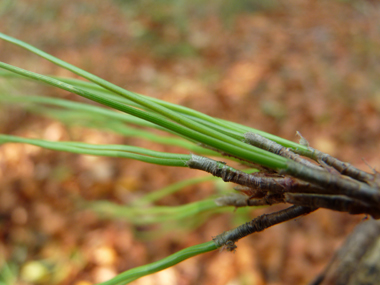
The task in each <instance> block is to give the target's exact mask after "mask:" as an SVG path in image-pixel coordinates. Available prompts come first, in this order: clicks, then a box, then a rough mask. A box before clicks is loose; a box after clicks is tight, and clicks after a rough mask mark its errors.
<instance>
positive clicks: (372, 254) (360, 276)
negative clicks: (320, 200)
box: [311, 219, 380, 285]
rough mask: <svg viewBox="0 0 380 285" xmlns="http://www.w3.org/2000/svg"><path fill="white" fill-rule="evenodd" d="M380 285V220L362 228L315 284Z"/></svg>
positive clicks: (358, 227) (343, 247) (358, 228)
mask: <svg viewBox="0 0 380 285" xmlns="http://www.w3.org/2000/svg"><path fill="white" fill-rule="evenodd" d="M377 284H380V221H379V220H373V219H371V220H368V221H366V222H363V223H361V224H360V225H358V226H357V227H356V228H355V230H354V231H353V233H352V234H351V235H350V236H349V237H348V238H347V240H346V242H345V243H344V245H343V246H342V248H341V249H340V250H339V251H338V252H337V253H336V254H335V256H334V258H333V259H332V260H331V262H330V264H329V265H328V266H327V267H326V269H325V271H324V272H323V273H322V274H321V275H320V276H319V277H318V278H317V279H316V280H314V282H312V283H311V285H377Z"/></svg>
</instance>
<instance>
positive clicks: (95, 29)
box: [0, 0, 380, 285]
mask: <svg viewBox="0 0 380 285" xmlns="http://www.w3.org/2000/svg"><path fill="white" fill-rule="evenodd" d="M11 2H12V1H11ZM145 2H146V5H147V9H146V10H144V9H142V8H141V7H139V9H140V10H139V9H137V8H136V11H134V10H132V11H130V10H128V9H129V8H130V7H124V6H123V5H121V4H120V1H100V0H96V1H83V0H82V1H74V0H68V1H64V2H63V1H62V2H61V4H59V2H55V1H41V0H38V1H33V4H30V2H29V1H17V4H12V3H11V4H9V5H8V6H7V5H4V6H2V7H1V8H0V9H2V10H0V12H2V16H1V18H0V26H1V27H2V28H1V30H2V32H3V33H6V34H9V35H11V36H14V37H16V38H19V39H22V40H24V41H26V42H29V43H31V44H33V45H35V46H37V47H39V48H41V49H43V50H45V51H47V52H49V53H51V54H53V55H55V56H57V57H59V58H61V59H63V60H66V61H68V62H70V63H72V64H74V65H77V66H79V67H81V68H84V69H86V70H88V71H90V72H92V73H94V74H96V75H99V76H100V77H103V78H105V79H107V80H110V81H111V82H113V83H116V84H118V85H120V86H123V87H125V88H127V89H129V90H133V91H136V92H139V93H142V94H146V95H149V96H153V97H157V98H160V99H163V100H167V101H170V102H174V103H176V104H181V105H184V106H188V107H191V108H194V109H196V110H199V111H202V112H205V113H207V114H209V115H212V116H217V117H221V118H224V119H228V120H231V121H235V122H239V123H242V124H246V125H249V126H252V127H255V128H257V129H261V130H264V131H267V132H270V133H273V134H276V135H278V136H282V137H284V138H287V139H290V140H296V139H297V138H296V137H295V132H296V131H300V132H301V133H302V135H303V136H304V137H306V138H307V139H308V140H309V142H310V143H311V144H312V145H313V146H314V147H316V148H319V149H320V150H322V151H326V152H328V153H330V154H332V155H334V156H336V157H338V158H340V159H342V160H345V161H349V162H351V163H353V164H354V165H356V166H357V167H359V168H362V169H364V170H368V167H367V166H366V163H368V164H369V165H371V166H372V167H377V168H379V166H380V157H379V155H378V146H379V140H380V116H379V115H380V92H379V90H380V88H379V87H380V86H379V83H378V82H379V80H378V78H379V75H380V64H379V63H380V62H379V61H380V60H379V59H380V54H379V51H380V31H379V29H378V27H379V25H380V5H379V4H378V2H376V1H346V2H344V1H297V0H291V1H271V2H273V3H274V4H273V7H267V8H266V9H258V10H256V11H246V12H244V11H238V12H237V14H233V15H227V16H226V15H225V14H223V13H222V12H220V13H219V12H216V11H215V9H216V8H215V7H214V10H213V6H212V4H213V3H214V2H213V1H210V3H211V4H207V7H205V9H203V7H202V5H205V4H202V2H201V3H199V4H198V6H191V7H189V8H188V9H186V5H185V6H184V7H185V8H183V9H184V10H180V11H177V10H175V11H177V13H178V15H179V16H178V15H177V16H173V15H171V14H170V13H171V12H173V11H171V10H170V9H169V8H167V9H169V10H168V11H166V10H165V7H164V8H163V7H162V6H157V7H156V6H155V5H152V4H150V5H148V4H149V3H151V2H152V1H151V2H149V1H145ZM145 2H144V3H145ZM153 2H154V1H153ZM215 2H217V1H215ZM227 2H228V1H227ZM232 2H233V1H231V3H232ZM242 2H244V1H242ZM244 3H245V2H244ZM136 5H137V4H136ZM215 5H216V7H218V6H217V4H215ZM231 5H232V4H231ZM137 6H138V5H137ZM248 6H249V5H248ZM168 7H171V6H170V5H169V6H168ZM158 8H159V10H157V11H156V10H154V9H158ZM206 8H207V9H206ZM172 9H174V8H172ZM224 11H225V10H224ZM224 13H225V12H224ZM0 60H2V61H5V62H8V63H11V64H14V65H16V66H20V67H24V68H26V69H29V70H32V71H38V72H40V73H44V74H55V75H60V76H71V74H69V73H68V72H66V71H64V70H62V69H60V68H58V67H55V66H53V65H52V64H50V63H47V62H46V61H44V60H42V59H40V58H38V57H36V56H34V55H31V54H29V53H27V52H25V51H22V50H21V49H19V48H17V47H14V46H11V45H10V44H6V43H4V42H0ZM0 83H1V84H3V83H4V84H5V81H3V80H1V81H0ZM33 88H34V89H30V90H33V91H32V93H34V94H39V93H44V94H48V95H50V96H55V95H57V96H58V95H60V96H63V97H65V98H72V99H75V100H78V99H76V97H75V96H73V95H70V94H67V93H64V92H61V91H56V90H54V91H53V90H52V89H44V88H41V87H35V86H34V85H33ZM23 90H24V91H25V89H23ZM0 96H1V95H0ZM0 133H9V134H15V135H20V136H33V137H39V138H44V139H52V140H57V139H59V140H68V139H75V140H83V141H86V142H93V143H130V144H139V145H142V146H144V147H147V148H155V149H159V150H164V151H170V150H171V149H170V148H167V147H159V146H156V145H154V146H152V145H151V144H150V143H147V142H142V141H139V140H136V139H123V138H121V137H119V136H116V135H112V134H105V133H101V132H97V131H93V130H85V129H82V128H72V129H68V128H67V127H66V126H64V125H63V124H61V123H59V122H56V121H52V120H50V119H46V118H41V117H39V116H36V115H32V114H30V113H28V112H26V111H24V110H22V109H20V108H9V107H8V108H7V109H5V108H2V109H1V113H0ZM363 158H364V159H365V162H364V161H363ZM197 175H202V173H199V172H197V171H193V170H191V171H189V170H186V169H174V168H164V167H159V166H150V165H146V164H143V163H138V162H133V161H126V160H116V159H108V158H89V157H83V156H78V155H74V154H67V153H57V152H52V151H48V150H43V149H39V148H36V147H31V146H26V145H15V144H9V145H3V146H1V147H0V258H1V259H0V262H4V257H5V259H7V260H8V261H12V262H14V263H15V264H22V263H24V262H26V261H30V260H44V259H48V260H53V261H54V264H56V266H57V268H59V270H57V271H58V272H59V273H54V274H53V275H54V278H56V280H60V281H57V282H58V283H59V284H76V285H87V284H94V283H96V282H100V281H102V280H104V279H105V278H108V277H110V276H113V275H114V274H115V273H118V272H122V271H125V270H127V269H129V268H133V267H136V266H139V265H142V264H146V263H149V262H152V261H155V260H158V259H160V258H163V257H165V256H167V255H169V254H171V253H173V252H176V251H178V250H180V249H182V248H185V247H188V246H191V245H194V244H197V243H202V242H205V241H208V240H210V238H211V236H214V235H216V234H218V233H221V232H223V231H224V230H227V229H229V228H231V227H233V226H234V223H233V215H234V213H228V214H223V215H219V216H215V217H212V218H210V219H209V220H208V221H207V222H205V223H204V224H203V225H202V226H200V227H199V228H198V229H197V230H196V231H193V232H191V233H182V234H178V233H176V234H175V235H174V236H173V234H170V233H168V234H167V235H165V236H164V237H160V238H159V239H157V240H149V241H141V240H139V239H138V238H137V237H136V235H135V233H136V230H140V231H144V230H145V229H144V228H136V227H133V226H131V225H130V224H128V222H123V221H108V220H102V219H100V218H99V217H97V216H96V215H94V214H93V213H92V212H90V211H85V210H80V209H79V208H78V207H77V205H76V204H75V203H74V201H75V200H76V198H78V197H81V198H84V199H86V200H98V199H109V200H111V201H116V202H120V203H121V202H125V200H128V197H130V195H132V196H133V195H140V194H139V193H147V192H148V191H150V190H154V189H159V188H160V187H163V186H165V185H168V184H170V183H174V182H177V181H180V180H182V179H184V178H190V177H194V176H197ZM125 189H127V190H128V191H126V190H125ZM213 191H214V190H213V185H212V184H204V185H202V186H200V187H190V188H187V189H185V191H183V193H182V194H177V195H175V196H174V197H169V198H167V199H164V200H162V201H161V203H162V204H165V205H178V204H184V203H186V202H190V201H197V200H200V199H202V198H205V197H207V196H208V195H210V194H211V193H213ZM126 192H127V193H126ZM126 197H127V198H126ZM275 209H276V208H275V207H271V208H267V209H261V210H257V211H255V212H253V213H252V214H251V216H252V217H253V216H256V215H259V214H262V213H264V212H271V211H274V210H275ZM363 218H364V216H356V217H355V216H350V215H348V214H345V213H336V212H331V211H327V210H319V211H317V212H316V213H313V214H311V215H309V216H307V217H303V218H300V219H297V220H296V221H291V222H288V223H285V224H282V225H278V226H275V227H273V228H271V229H268V230H266V231H264V232H262V233H259V234H255V235H252V236H250V237H247V238H245V239H243V240H241V241H240V242H239V243H238V249H237V251H236V253H234V254H232V253H228V252H218V251H215V252H212V253H209V254H205V255H202V256H198V257H195V258H192V259H190V260H188V261H186V262H183V263H181V264H179V265H177V266H175V267H173V268H170V269H168V270H166V271H163V272H161V273H158V274H156V275H152V276H148V277H145V278H143V279H140V280H137V281H135V283H133V284H214V285H219V284H259V285H261V284H271V285H274V284H306V283H307V282H309V281H311V280H312V279H313V278H314V277H315V276H316V275H317V274H318V273H319V272H320V271H321V270H322V269H323V267H324V266H325V265H326V264H327V262H328V261H329V259H330V258H331V257H332V255H333V253H334V251H335V250H336V249H337V248H339V246H340V245H341V243H342V242H343V241H344V239H345V237H346V236H347V235H348V234H349V232H350V231H351V230H352V229H353V227H354V226H355V225H356V224H357V223H359V222H360V221H361V220H362V219H363ZM0 265H1V263H0ZM60 274H61V276H60ZM48 282H49V284H51V283H53V282H54V280H49V281H48ZM18 284H27V283H25V282H22V281H19V283H18Z"/></svg>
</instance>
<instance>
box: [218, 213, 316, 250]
mask: <svg viewBox="0 0 380 285" xmlns="http://www.w3.org/2000/svg"><path fill="white" fill-rule="evenodd" d="M316 209H317V208H310V207H303V206H292V207H290V208H287V209H284V210H281V211H278V212H275V213H271V214H264V215H262V216H259V217H256V218H254V219H253V220H252V221H250V222H248V223H245V224H243V225H241V226H239V227H237V228H235V229H233V230H229V231H227V232H224V233H222V234H220V235H218V236H216V237H215V238H213V241H214V242H215V244H216V245H217V246H218V247H221V246H226V248H227V250H228V251H234V250H235V249H236V245H235V242H236V241H238V240H239V239H241V238H243V237H246V236H247V235H250V234H252V233H255V232H261V231H263V230H265V229H266V228H269V227H271V226H273V225H276V224H279V223H282V222H285V221H289V220H292V219H294V218H297V217H299V216H302V215H306V214H309V213H311V212H313V211H315V210H316Z"/></svg>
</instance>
